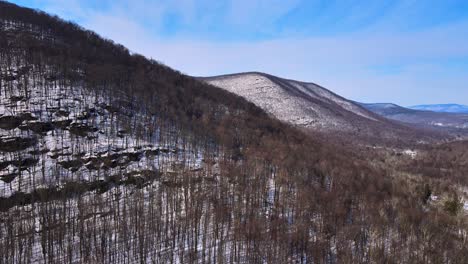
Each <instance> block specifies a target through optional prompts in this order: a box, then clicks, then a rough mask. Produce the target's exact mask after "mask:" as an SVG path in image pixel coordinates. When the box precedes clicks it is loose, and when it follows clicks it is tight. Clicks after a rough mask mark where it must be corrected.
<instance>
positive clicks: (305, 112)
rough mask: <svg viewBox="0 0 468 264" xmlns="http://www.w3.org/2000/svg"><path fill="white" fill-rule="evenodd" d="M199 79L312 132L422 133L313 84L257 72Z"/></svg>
mask: <svg viewBox="0 0 468 264" xmlns="http://www.w3.org/2000/svg"><path fill="white" fill-rule="evenodd" d="M200 79H202V80H204V81H205V82H207V83H209V84H212V85H214V86H217V87H220V88H223V89H225V90H227V91H230V92H232V93H234V94H237V95H239V96H241V97H244V98H246V99H247V100H249V101H251V102H252V103H254V104H255V105H257V106H260V107H261V108H262V109H264V110H265V111H266V112H267V113H269V114H271V115H273V116H275V117H276V118H278V119H279V120H282V121H285V122H288V123H290V124H293V125H296V126H299V127H305V128H308V129H312V130H314V131H322V132H323V131H334V132H336V133H352V134H354V135H356V136H364V137H369V136H370V137H374V138H387V139H390V138H403V137H406V136H409V137H411V136H412V135H414V134H418V133H420V134H421V133H423V132H421V131H418V132H415V129H417V128H414V127H408V126H406V125H404V124H402V123H399V122H394V121H392V120H389V119H387V118H385V117H382V116H381V115H379V114H378V113H377V114H376V113H374V111H372V110H370V109H366V108H365V107H363V106H362V105H360V104H359V103H356V102H354V101H351V100H348V99H346V98H343V97H341V96H339V95H337V94H335V93H333V92H331V91H330V90H328V89H326V88H324V87H321V86H320V85H317V84H315V83H309V82H301V81H295V80H289V79H283V78H280V77H276V76H273V75H270V74H266V73H260V72H247V73H238V74H230V75H221V76H214V77H202V78H200Z"/></svg>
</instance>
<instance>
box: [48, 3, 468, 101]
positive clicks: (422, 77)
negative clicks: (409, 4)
mask: <svg viewBox="0 0 468 264" xmlns="http://www.w3.org/2000/svg"><path fill="white" fill-rule="evenodd" d="M54 1H59V0H54ZM193 1H194V0H184V1H175V2H173V1H165V0H164V1H163V0H161V1H159V2H158V4H154V3H153V4H150V3H149V2H148V6H143V5H140V6H139V7H134V8H135V9H134V10H129V11H128V13H129V14H130V13H132V14H133V13H135V14H138V13H144V12H143V11H141V12H140V11H139V9H141V8H146V9H147V10H146V14H147V15H148V13H151V12H150V11H151V10H153V11H154V12H155V14H163V13H167V12H178V13H180V14H182V16H183V17H184V19H185V20H186V21H188V22H190V21H192V20H193V19H198V16H199V14H198V12H199V10H197V8H200V7H196V6H195V5H194V2H193ZM243 2H245V1H240V2H236V3H238V4H233V3H234V2H232V3H231V5H230V9H229V10H230V14H231V16H232V17H233V18H232V19H237V18H238V19H239V21H237V22H235V21H234V22H233V23H242V22H244V21H245V22H249V21H252V20H253V21H259V22H258V23H260V24H259V25H261V23H270V22H271V21H273V20H274V19H276V18H277V17H279V16H281V15H282V14H284V13H285V12H287V10H289V9H291V8H294V6H295V2H288V3H286V4H284V5H281V4H279V3H280V2H278V4H279V5H278V9H276V7H275V8H272V9H271V8H270V9H268V3H269V2H268V3H267V1H263V0H257V1H254V2H251V3H250V4H249V5H248V6H249V8H247V9H248V10H250V11H249V12H246V13H245V14H243V15H241V13H242V12H243V9H242V8H243V7H244V8H246V6H244V5H243V4H242V3H243ZM197 4H198V3H197ZM205 4H206V3H205ZM236 5H237V6H236ZM116 6H117V7H116V8H118V7H119V6H118V5H116ZM216 8H220V7H216ZM263 9H268V11H269V12H270V13H268V14H261V13H262V12H261V11H262V10H263ZM246 11H247V10H246ZM77 12H78V11H77ZM79 12H81V13H86V16H85V17H86V18H85V20H84V26H85V27H87V28H90V29H92V30H95V31H96V32H98V33H100V34H102V35H103V36H105V37H108V38H110V39H113V40H115V41H116V42H119V43H122V44H123V45H125V46H127V47H128V48H129V49H130V50H132V51H135V52H138V53H141V54H144V55H146V56H148V57H152V58H154V59H156V60H159V61H161V62H163V63H165V64H167V65H169V66H171V67H174V68H176V69H178V70H181V71H183V72H185V73H187V74H191V75H196V76H207V75H217V74H225V73H232V72H241V71H264V72H268V73H271V74H275V75H279V76H283V77H287V78H294V79H298V80H304V81H313V82H317V83H319V84H321V85H323V86H325V87H327V88H330V89H331V90H333V91H335V92H337V93H339V94H341V95H343V96H345V97H349V98H351V99H355V100H361V101H368V102H372V101H393V102H396V103H401V104H404V105H411V104H419V103H439V102H458V103H465V104H468V87H466V86H465V84H466V83H468V77H467V75H466V73H464V72H462V71H460V70H458V71H457V70H453V69H451V68H447V67H444V66H443V65H441V63H440V61H441V60H447V59H457V58H468V38H466V37H465V36H467V35H468V22H467V21H465V22H460V23H458V24H449V25H445V26H443V27H438V28H431V29H427V30H425V31H419V32H411V33H410V32H408V33H395V32H392V33H388V32H377V31H375V30H372V31H363V32H356V33H352V34H341V35H338V36H329V37H312V38H281V39H274V40H269V41H246V42H222V41H210V40H204V39H196V38H194V37H193V35H191V37H182V36H178V37H175V38H167V37H166V38H160V37H158V36H156V35H155V34H154V32H153V31H152V30H151V29H150V28H148V27H147V25H142V24H141V23H139V20H134V19H133V18H132V16H133V15H128V14H125V12H123V11H122V10H120V11H112V12H106V13H94V12H91V11H89V10H84V11H83V10H80V11H79ZM257 14H259V16H260V17H259V19H258V20H256V15H257ZM81 15H82V14H81ZM155 19H156V20H157V18H155ZM227 19H231V18H227ZM262 21H263V22H262ZM265 21H266V22H265ZM388 64H390V65H401V67H399V68H401V69H400V70H399V71H398V72H395V73H392V74H378V73H376V71H372V70H370V68H371V67H373V66H375V65H388Z"/></svg>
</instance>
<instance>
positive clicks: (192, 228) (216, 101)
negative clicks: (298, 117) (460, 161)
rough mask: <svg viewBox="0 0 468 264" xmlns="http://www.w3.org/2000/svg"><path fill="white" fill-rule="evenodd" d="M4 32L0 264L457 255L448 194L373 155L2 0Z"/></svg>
mask: <svg viewBox="0 0 468 264" xmlns="http://www.w3.org/2000/svg"><path fill="white" fill-rule="evenodd" d="M0 27H1V29H0V73H1V77H0V263H35V262H40V263H138V262H140V263H363V262H365V263H369V262H372V263H387V262H388V263H398V262H400V263H463V261H464V260H465V259H468V250H467V249H468V248H467V246H468V245H467V226H466V224H467V222H466V221H464V220H465V219H466V218H465V215H464V212H463V210H462V209H460V208H459V203H458V200H457V199H452V200H450V201H455V202H454V203H453V204H452V205H453V206H452V207H449V208H448V209H447V208H445V209H444V208H442V207H439V206H437V205H436V204H435V203H432V202H431V201H429V200H430V199H429V198H427V195H428V194H427V193H428V192H424V190H426V189H424V187H425V186H426V185H424V183H426V181H416V180H412V181H411V182H410V181H409V180H407V179H406V178H404V177H399V176H396V175H395V172H394V171H393V170H387V169H388V168H390V167H386V165H385V162H381V161H376V160H377V159H378V158H375V156H372V155H374V154H376V153H377V151H375V150H373V149H369V150H367V151H363V150H361V149H360V148H356V149H350V148H345V146H343V145H342V144H341V143H340V141H339V140H336V141H335V140H333V137H323V136H321V135H318V134H317V135H316V134H314V133H305V132H304V131H302V130H300V129H297V128H294V127H291V126H289V125H287V124H285V123H282V122H280V121H279V120H277V119H275V118H274V117H271V116H269V115H268V114H267V113H265V112H264V111H263V110H262V109H260V108H258V107H256V106H255V105H253V104H252V103H249V102H248V101H246V100H245V99H243V98H241V97H239V96H237V95H234V94H232V93H229V92H227V91H225V90H222V89H219V88H216V87H214V86H211V85H208V84H206V83H203V82H200V81H198V80H196V79H194V78H192V77H188V76H185V75H183V74H181V73H179V72H177V71H175V70H172V69H170V68H168V67H166V66H164V65H161V64H160V63H158V62H156V61H152V60H148V59H146V58H145V57H143V56H141V55H138V54H133V53H130V52H129V51H128V50H127V49H126V48H125V47H123V46H121V45H118V44H116V43H114V42H112V41H111V40H106V39H103V38H101V37H99V36H98V35H97V34H95V33H93V32H91V31H87V30H85V29H83V28H81V27H79V26H78V25H75V24H73V23H70V22H66V21H63V20H61V19H59V18H57V17H52V16H50V15H48V14H45V13H43V12H40V11H36V10H31V9H26V8H21V7H18V6H16V5H13V4H10V3H7V2H0ZM325 139H327V140H325ZM369 157H372V158H369ZM457 157H458V156H457ZM379 158H380V156H379ZM393 158H395V157H393ZM374 159H375V160H374ZM395 159H397V158H395ZM413 162H414V163H415V164H420V163H418V161H417V160H414V161H413ZM407 165H408V166H411V164H410V163H409V162H408V164H407ZM413 165H414V164H413ZM418 166H419V165H418ZM421 166H422V165H421ZM408 171H409V170H408ZM414 174H418V175H419V172H416V173H414ZM419 176H421V175H419ZM421 179H423V180H424V179H425V178H424V174H423V175H422V176H421ZM431 179H432V178H431ZM448 179H449V180H447V182H444V183H443V184H441V185H440V186H441V187H440V189H443V188H445V189H444V190H445V192H450V193H456V192H455V191H457V190H455V189H454V188H452V189H451V187H450V183H452V181H453V182H455V181H457V179H459V178H456V177H453V178H451V177H448ZM441 181H442V180H441ZM427 182H430V181H427ZM457 182H458V183H459V182H460V181H457ZM410 183H411V184H410ZM438 188H439V187H438ZM421 190H423V191H421ZM429 190H432V189H430V188H429ZM430 196H431V193H429V197H430ZM449 206H450V204H449Z"/></svg>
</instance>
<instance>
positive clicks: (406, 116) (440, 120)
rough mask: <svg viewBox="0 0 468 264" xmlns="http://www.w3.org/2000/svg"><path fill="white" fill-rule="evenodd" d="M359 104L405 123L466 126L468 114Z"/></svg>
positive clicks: (467, 126) (378, 104)
mask: <svg viewBox="0 0 468 264" xmlns="http://www.w3.org/2000/svg"><path fill="white" fill-rule="evenodd" d="M360 105H362V106H363V107H365V108H366V109H368V110H370V111H372V112H374V113H376V114H379V115H381V116H384V117H386V118H389V119H392V120H397V121H401V122H405V123H410V124H417V125H425V126H436V127H448V128H468V114H463V113H448V112H434V111H427V110H416V109H410V108H405V107H402V106H399V105H396V104H392V103H369V104H366V103H360Z"/></svg>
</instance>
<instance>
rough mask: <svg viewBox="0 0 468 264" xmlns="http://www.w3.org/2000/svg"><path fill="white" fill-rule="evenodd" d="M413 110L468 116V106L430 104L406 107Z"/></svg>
mask: <svg viewBox="0 0 468 264" xmlns="http://www.w3.org/2000/svg"><path fill="white" fill-rule="evenodd" d="M408 108H410V109H414V110H422V111H433V112H440V113H463V114H468V106H466V105H459V104H430V105H415V106H410V107H408Z"/></svg>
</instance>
